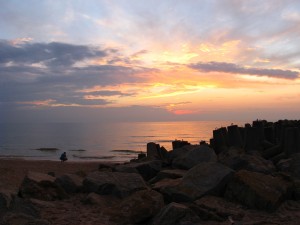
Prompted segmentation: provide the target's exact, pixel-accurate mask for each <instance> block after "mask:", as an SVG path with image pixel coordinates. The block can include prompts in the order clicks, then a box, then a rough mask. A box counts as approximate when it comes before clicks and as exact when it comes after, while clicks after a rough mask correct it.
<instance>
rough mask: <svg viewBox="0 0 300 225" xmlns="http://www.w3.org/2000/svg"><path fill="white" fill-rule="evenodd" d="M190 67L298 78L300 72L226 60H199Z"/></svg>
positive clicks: (204, 70) (203, 70)
mask: <svg viewBox="0 0 300 225" xmlns="http://www.w3.org/2000/svg"><path fill="white" fill-rule="evenodd" d="M189 67H191V68H193V69H195V70H199V71H202V72H223V73H232V74H247V75H255V76H267V77H274V78H283V79H297V78H298V76H299V72H296V71H292V70H281V69H263V68H253V67H249V68H248V67H243V66H240V65H237V64H234V63H226V62H198V63H195V64H190V65H189Z"/></svg>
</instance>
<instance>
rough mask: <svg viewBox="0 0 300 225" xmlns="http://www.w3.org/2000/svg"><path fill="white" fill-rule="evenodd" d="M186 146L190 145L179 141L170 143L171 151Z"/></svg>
mask: <svg viewBox="0 0 300 225" xmlns="http://www.w3.org/2000/svg"><path fill="white" fill-rule="evenodd" d="M187 145H191V144H190V143H189V142H188V141H184V140H182V141H180V140H175V141H172V149H173V150H174V149H177V148H182V147H184V146H187Z"/></svg>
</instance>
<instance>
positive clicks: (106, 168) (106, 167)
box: [98, 163, 116, 171]
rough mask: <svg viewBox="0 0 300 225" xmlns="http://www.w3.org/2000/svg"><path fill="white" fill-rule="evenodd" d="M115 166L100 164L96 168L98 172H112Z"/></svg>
mask: <svg viewBox="0 0 300 225" xmlns="http://www.w3.org/2000/svg"><path fill="white" fill-rule="evenodd" d="M115 166H116V164H111V163H100V164H99V166H98V170H99V171H113V170H114V168H115Z"/></svg>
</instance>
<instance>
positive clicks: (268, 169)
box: [218, 148, 276, 174]
mask: <svg viewBox="0 0 300 225" xmlns="http://www.w3.org/2000/svg"><path fill="white" fill-rule="evenodd" d="M218 158H219V162H221V163H222V164H224V165H226V166H228V167H230V168H231V169H233V170H237V171H238V170H242V169H244V170H249V171H254V172H260V173H265V174H271V173H273V172H275V171H276V168H275V166H274V164H273V162H272V161H270V160H266V159H264V158H263V157H261V156H260V155H259V154H251V155H250V154H245V153H244V152H243V150H241V149H236V148H230V149H228V150H227V151H223V152H222V153H220V154H219V155H218Z"/></svg>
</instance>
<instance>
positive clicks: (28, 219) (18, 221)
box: [0, 213, 51, 225]
mask: <svg viewBox="0 0 300 225" xmlns="http://www.w3.org/2000/svg"><path fill="white" fill-rule="evenodd" d="M0 224H1V225H31V224H32V225H50V224H51V223H49V222H48V221H47V220H43V219H38V218H34V217H32V216H30V215H27V214H22V213H7V214H6V215H4V216H3V217H2V218H0Z"/></svg>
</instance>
